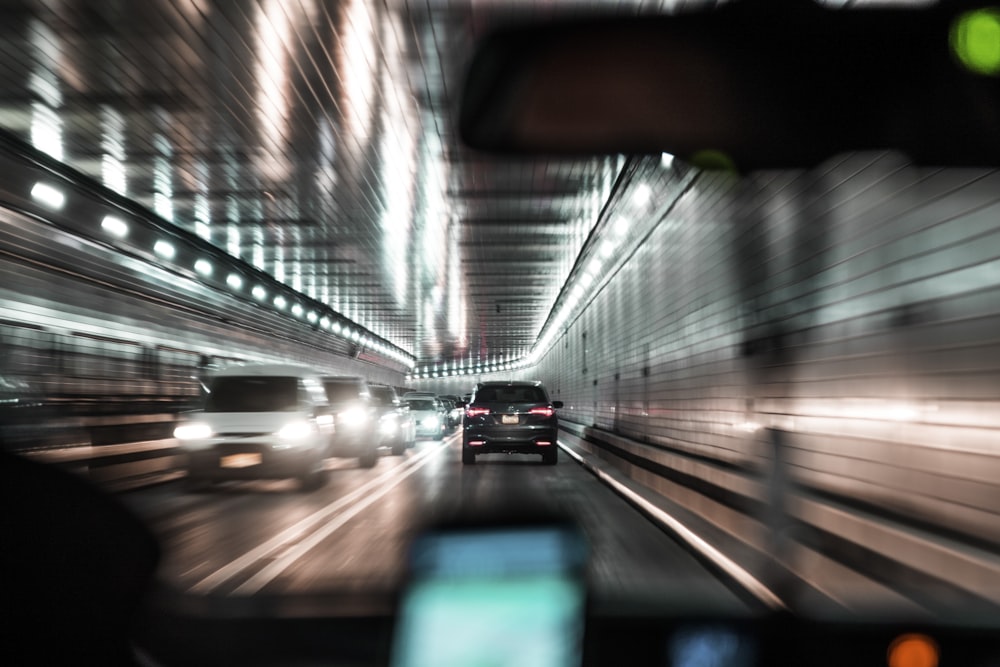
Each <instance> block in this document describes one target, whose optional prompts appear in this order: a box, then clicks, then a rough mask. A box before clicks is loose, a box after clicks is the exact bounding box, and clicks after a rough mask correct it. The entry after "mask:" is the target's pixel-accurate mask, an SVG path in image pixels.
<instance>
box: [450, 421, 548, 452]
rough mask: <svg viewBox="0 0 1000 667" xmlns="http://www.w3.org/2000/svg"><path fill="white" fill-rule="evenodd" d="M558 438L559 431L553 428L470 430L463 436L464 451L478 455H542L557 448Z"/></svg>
mask: <svg viewBox="0 0 1000 667" xmlns="http://www.w3.org/2000/svg"><path fill="white" fill-rule="evenodd" d="M557 438H558V429H556V428H553V427H551V426H538V427H521V428H514V429H489V428H470V429H466V431H465V433H464V434H463V435H462V449H463V450H468V451H470V452H475V453H477V454H501V453H512V454H517V453H521V454H542V453H544V452H547V451H551V450H553V449H555V448H556V440H557ZM544 443H549V444H544Z"/></svg>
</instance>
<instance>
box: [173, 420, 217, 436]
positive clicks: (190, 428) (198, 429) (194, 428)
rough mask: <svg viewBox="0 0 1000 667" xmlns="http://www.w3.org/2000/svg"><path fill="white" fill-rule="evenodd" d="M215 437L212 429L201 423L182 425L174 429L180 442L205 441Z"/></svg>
mask: <svg viewBox="0 0 1000 667" xmlns="http://www.w3.org/2000/svg"><path fill="white" fill-rule="evenodd" d="M213 435H215V433H214V432H213V431H212V427H211V426H209V425H208V424H203V423H201V422H189V423H187V424H181V425H179V426H178V427H177V428H175V429H174V437H175V438H177V439H178V440H205V439H207V438H211V437H212V436H213Z"/></svg>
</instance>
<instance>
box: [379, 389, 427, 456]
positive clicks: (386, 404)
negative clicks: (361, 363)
mask: <svg viewBox="0 0 1000 667" xmlns="http://www.w3.org/2000/svg"><path fill="white" fill-rule="evenodd" d="M368 390H369V391H370V392H371V395H372V403H373V404H374V406H375V411H376V413H377V418H378V435H379V446H381V447H389V448H390V449H391V450H392V454H393V455H394V456H400V455H402V454H403V452H405V451H406V449H407V448H408V447H413V444H414V441H415V440H416V438H417V436H416V427H415V424H414V420H413V415H412V414H410V409H409V407H407V405H406V403H404V402H403V401H402V400H400V398H399V395H398V394H397V393H396V390H395V388H393V387H391V386H389V385H387V384H372V385H369V386H368Z"/></svg>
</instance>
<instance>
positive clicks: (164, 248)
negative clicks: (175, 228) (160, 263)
mask: <svg viewBox="0 0 1000 667" xmlns="http://www.w3.org/2000/svg"><path fill="white" fill-rule="evenodd" d="M153 252H155V253H156V254H157V255H159V256H160V257H162V258H163V259H173V258H174V255H176V254H177V251H176V250H175V249H174V246H172V245H171V244H170V243H167V242H166V241H157V242H156V243H155V244H154V245H153Z"/></svg>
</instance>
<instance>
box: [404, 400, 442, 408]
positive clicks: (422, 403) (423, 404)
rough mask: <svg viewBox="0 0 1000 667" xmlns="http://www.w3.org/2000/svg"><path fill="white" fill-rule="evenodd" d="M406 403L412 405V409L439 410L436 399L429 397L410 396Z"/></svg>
mask: <svg viewBox="0 0 1000 667" xmlns="http://www.w3.org/2000/svg"><path fill="white" fill-rule="evenodd" d="M406 404H407V405H409V406H410V409H411V410H437V406H436V405H434V401H433V400H432V399H429V398H410V399H407V401H406Z"/></svg>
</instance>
